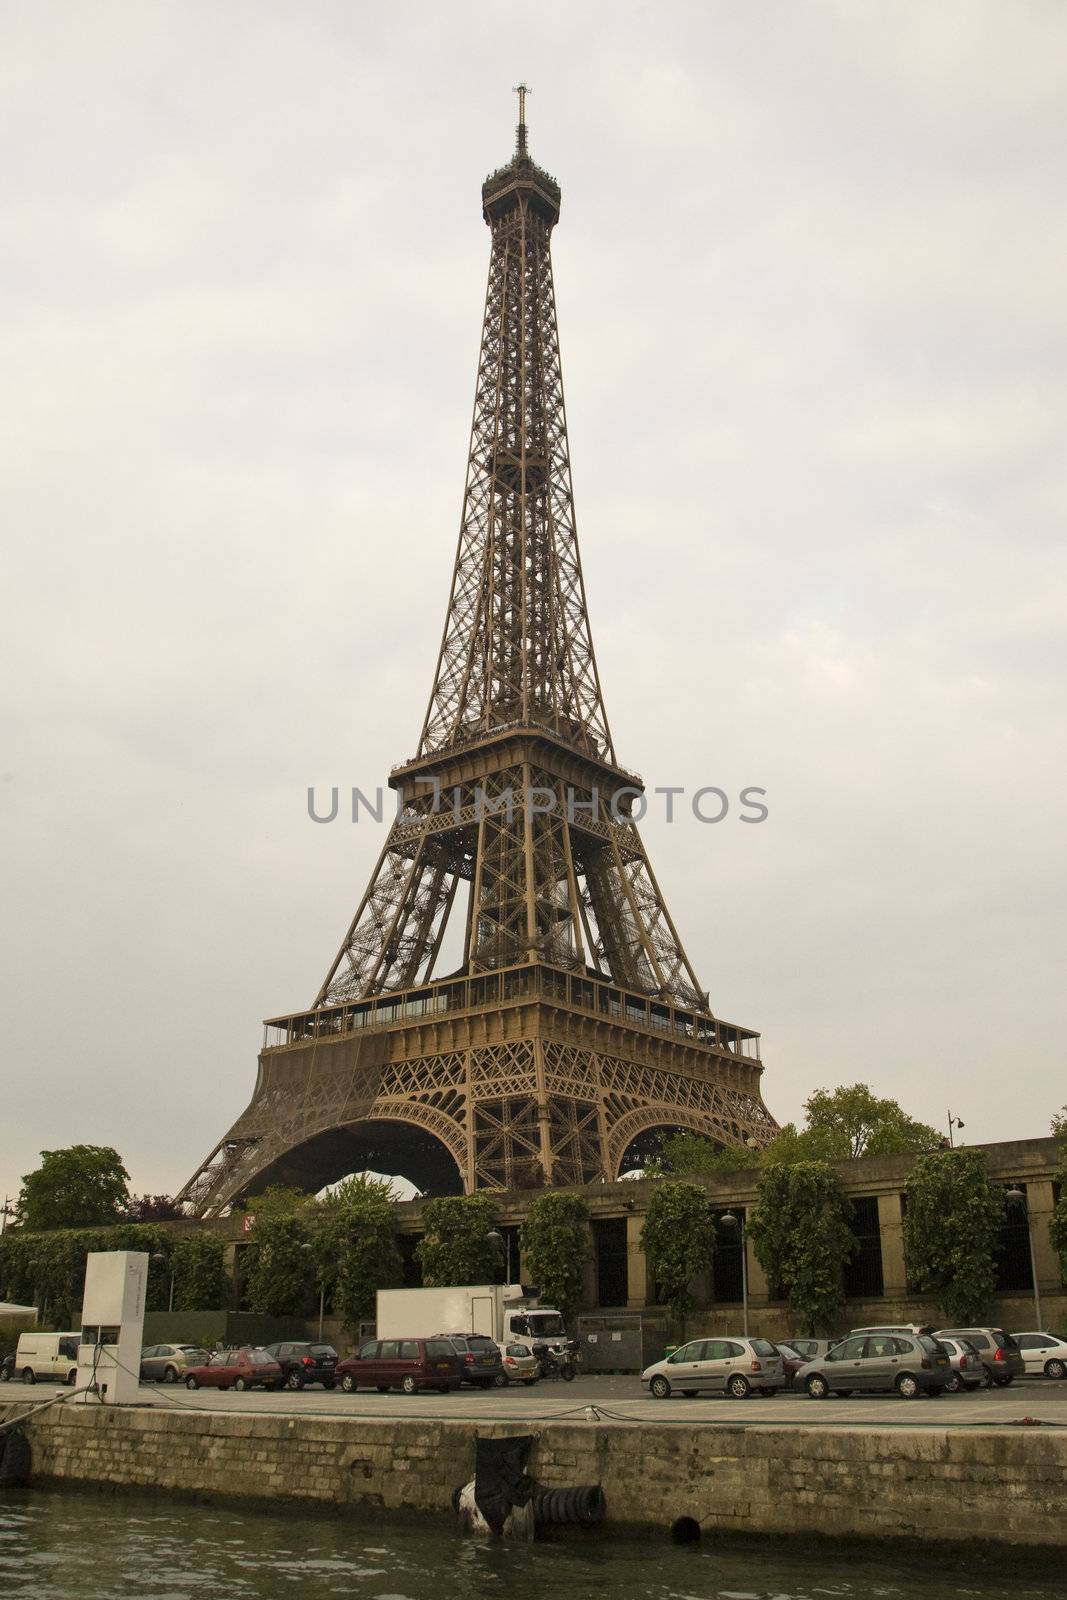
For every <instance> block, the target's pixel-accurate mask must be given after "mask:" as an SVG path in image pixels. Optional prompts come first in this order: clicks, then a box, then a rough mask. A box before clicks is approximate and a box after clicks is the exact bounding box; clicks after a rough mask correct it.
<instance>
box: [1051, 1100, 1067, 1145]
mask: <svg viewBox="0 0 1067 1600" xmlns="http://www.w3.org/2000/svg"><path fill="white" fill-rule="evenodd" d="M1052 1137H1053V1138H1054V1139H1064V1140H1067V1106H1061V1107H1060V1109H1059V1110H1058V1111H1055V1112H1053V1115H1052Z"/></svg>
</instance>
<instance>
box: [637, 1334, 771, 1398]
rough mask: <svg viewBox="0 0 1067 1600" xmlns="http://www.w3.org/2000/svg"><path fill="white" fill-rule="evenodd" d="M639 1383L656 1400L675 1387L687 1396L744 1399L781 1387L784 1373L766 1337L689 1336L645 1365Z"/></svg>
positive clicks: (665, 1395)
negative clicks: (721, 1396) (664, 1355)
mask: <svg viewBox="0 0 1067 1600" xmlns="http://www.w3.org/2000/svg"><path fill="white" fill-rule="evenodd" d="M641 1382H642V1383H644V1384H647V1385H648V1390H649V1393H650V1394H653V1395H655V1397H656V1399H657V1400H666V1399H667V1397H668V1395H671V1394H673V1393H674V1391H675V1390H676V1389H678V1390H680V1391H681V1393H682V1394H684V1395H686V1396H689V1395H695V1394H715V1393H720V1394H721V1393H724V1392H725V1393H726V1394H730V1395H733V1397H734V1399H735V1400H744V1399H745V1398H746V1396H747V1395H750V1394H773V1393H774V1391H775V1390H776V1389H783V1388H784V1387H785V1372H784V1370H783V1367H782V1358H781V1356H780V1355H779V1354H778V1351H777V1350H776V1349H775V1347H774V1345H773V1344H771V1342H770V1340H769V1339H735V1338H732V1337H731V1338H729V1339H692V1340H690V1342H689V1343H688V1344H683V1345H680V1346H679V1347H678V1349H677V1350H675V1351H673V1352H672V1354H671V1355H669V1356H667V1357H666V1359H665V1360H663V1361H657V1362H655V1363H654V1364H653V1365H652V1366H651V1367H646V1368H645V1370H644V1372H642V1374H641Z"/></svg>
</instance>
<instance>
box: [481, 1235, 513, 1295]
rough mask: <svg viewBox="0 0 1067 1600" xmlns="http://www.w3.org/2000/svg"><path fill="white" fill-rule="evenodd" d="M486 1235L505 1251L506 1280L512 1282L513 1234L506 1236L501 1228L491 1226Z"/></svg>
mask: <svg viewBox="0 0 1067 1600" xmlns="http://www.w3.org/2000/svg"><path fill="white" fill-rule="evenodd" d="M485 1237H486V1238H487V1239H491V1240H492V1242H493V1244H495V1245H499V1246H500V1248H501V1250H502V1251H503V1254H504V1261H505V1266H504V1282H505V1283H510V1282H511V1234H510V1233H509V1234H508V1235H507V1236H506V1237H505V1236H504V1234H502V1233H501V1232H500V1230H499V1228H490V1230H489V1232H488V1233H487V1234H486V1236H485Z"/></svg>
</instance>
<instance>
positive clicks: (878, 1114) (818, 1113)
mask: <svg viewBox="0 0 1067 1600" xmlns="http://www.w3.org/2000/svg"><path fill="white" fill-rule="evenodd" d="M804 1110H805V1112H806V1113H807V1118H808V1130H809V1131H810V1132H811V1133H817V1132H823V1133H826V1134H828V1135H829V1136H830V1138H831V1139H832V1140H833V1141H834V1143H835V1144H836V1146H837V1147H838V1148H839V1149H840V1150H841V1151H842V1154H841V1155H840V1156H839V1157H837V1159H838V1160H841V1161H849V1160H853V1161H854V1160H855V1159H856V1158H857V1157H858V1156H895V1155H923V1154H924V1153H925V1152H927V1151H929V1150H936V1149H937V1148H938V1146H939V1144H940V1142H941V1137H942V1136H941V1134H940V1133H939V1132H938V1130H937V1129H936V1128H931V1127H929V1126H928V1125H927V1124H926V1123H925V1122H916V1121H915V1119H914V1118H913V1117H909V1116H908V1114H907V1112H905V1111H902V1110H901V1108H900V1106H899V1105H898V1104H897V1102H896V1101H895V1100H882V1099H879V1097H878V1096H877V1095H876V1094H874V1093H873V1092H872V1091H871V1090H870V1089H869V1088H868V1087H867V1085H866V1084H865V1083H853V1084H850V1085H848V1086H847V1087H846V1086H845V1085H842V1087H841V1088H840V1089H816V1091H815V1093H814V1094H813V1095H812V1096H811V1098H810V1099H809V1100H806V1101H805V1103H804Z"/></svg>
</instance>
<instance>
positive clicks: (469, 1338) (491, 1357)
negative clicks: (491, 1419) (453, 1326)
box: [436, 1333, 532, 1389]
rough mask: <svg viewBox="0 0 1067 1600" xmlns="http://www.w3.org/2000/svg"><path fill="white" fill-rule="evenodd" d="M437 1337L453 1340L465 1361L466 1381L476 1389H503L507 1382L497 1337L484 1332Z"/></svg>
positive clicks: (457, 1351)
mask: <svg viewBox="0 0 1067 1600" xmlns="http://www.w3.org/2000/svg"><path fill="white" fill-rule="evenodd" d="M436 1337H437V1338H439V1339H449V1340H451V1342H452V1345H453V1346H454V1348H455V1351H456V1354H457V1355H458V1356H459V1359H460V1361H461V1362H462V1363H463V1366H462V1373H463V1382H464V1383H469V1384H470V1385H471V1386H472V1387H473V1388H475V1389H502V1388H503V1387H504V1385H505V1384H506V1383H507V1381H508V1378H507V1373H506V1372H505V1371H504V1363H503V1362H502V1361H501V1359H500V1346H499V1345H498V1344H497V1342H496V1340H495V1339H490V1338H489V1337H488V1335H487V1334H484V1333H441V1334H438V1335H437V1336H436ZM531 1353H532V1352H531Z"/></svg>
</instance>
